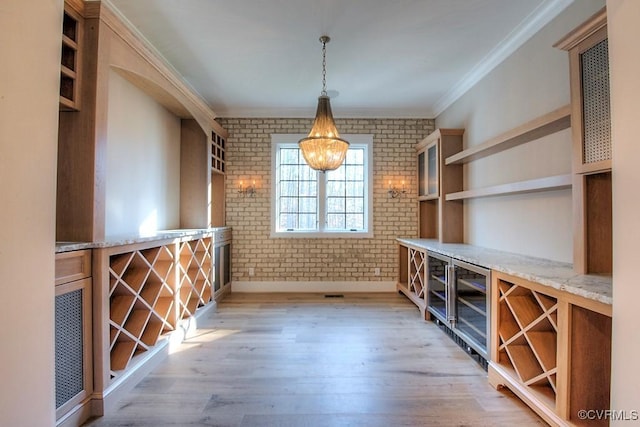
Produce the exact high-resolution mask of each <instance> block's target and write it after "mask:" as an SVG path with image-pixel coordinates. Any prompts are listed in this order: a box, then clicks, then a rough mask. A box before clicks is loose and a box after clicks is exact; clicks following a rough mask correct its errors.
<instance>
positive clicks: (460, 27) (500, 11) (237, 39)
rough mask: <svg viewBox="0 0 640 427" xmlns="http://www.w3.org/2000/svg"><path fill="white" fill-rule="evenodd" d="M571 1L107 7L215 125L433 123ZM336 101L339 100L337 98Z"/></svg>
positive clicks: (215, 2) (260, 0) (244, 1)
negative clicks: (227, 120) (327, 99)
mask: <svg viewBox="0 0 640 427" xmlns="http://www.w3.org/2000/svg"><path fill="white" fill-rule="evenodd" d="M572 1H573V0H180V1H178V0H110V3H111V4H112V5H113V6H115V8H116V9H117V11H119V12H120V13H121V14H122V15H123V16H124V17H125V18H126V19H127V20H128V21H129V22H130V23H131V24H132V25H133V26H134V27H135V28H136V29H137V30H138V31H139V32H140V33H141V34H142V35H143V36H144V37H145V38H146V39H147V40H148V41H149V42H150V43H151V44H152V45H153V46H155V48H156V49H157V50H158V51H159V52H160V53H161V54H162V55H163V56H164V57H165V58H166V59H167V60H168V61H169V62H170V63H171V64H172V65H173V66H174V67H175V69H176V70H177V71H178V72H179V73H180V74H181V75H182V76H183V77H184V78H185V79H186V80H187V82H189V84H191V86H192V87H193V88H194V89H195V90H196V91H197V92H198V93H199V94H200V95H201V96H202V97H203V98H204V99H205V100H206V101H207V102H208V103H209V105H210V106H211V108H212V109H213V111H214V112H215V113H216V115H217V116H222V117H232V116H233V117H313V115H314V113H315V107H316V98H317V96H318V95H319V94H320V91H321V89H322V80H321V78H322V76H321V74H322V53H321V49H322V45H321V43H320V42H319V41H318V38H319V37H320V36H321V35H323V34H327V35H329V36H330V37H331V42H330V43H329V44H327V88H328V90H329V91H330V95H332V101H331V104H332V108H333V113H334V116H335V117H427V118H430V117H435V116H436V115H437V114H439V113H440V112H441V111H442V110H443V109H444V108H446V107H447V106H448V105H450V104H451V102H453V101H454V100H455V99H457V97H458V96H460V95H461V94H462V93H464V92H465V91H466V90H467V89H468V88H469V87H471V85H473V83H475V82H476V81H477V80H479V78H481V77H482V76H483V75H485V74H486V72H488V71H490V70H491V69H492V68H493V67H494V66H495V65H497V64H498V63H499V62H500V61H501V60H502V59H504V58H505V57H506V56H508V54H510V53H511V52H512V51H513V50H515V49H516V48H517V47H518V46H520V45H521V44H522V43H523V42H524V41H526V40H527V39H528V38H529V37H530V36H531V35H533V34H534V33H535V32H536V31H538V30H539V29H540V28H541V27H542V26H543V25H544V24H546V23H547V22H548V21H549V20H551V19H552V18H553V17H554V16H556V15H557V14H558V13H559V12H560V11H562V10H563V9H564V8H565V7H566V6H567V5H568V4H570V3H571V2H572ZM336 93H337V96H336Z"/></svg>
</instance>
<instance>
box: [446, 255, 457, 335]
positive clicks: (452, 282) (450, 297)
mask: <svg viewBox="0 0 640 427" xmlns="http://www.w3.org/2000/svg"><path fill="white" fill-rule="evenodd" d="M446 271H447V280H446V282H447V292H446V294H447V296H446V300H447V320H448V321H449V323H451V324H452V325H453V326H455V323H456V321H457V320H458V319H457V316H456V310H455V308H456V273H455V267H454V266H453V265H448V266H447V270H446Z"/></svg>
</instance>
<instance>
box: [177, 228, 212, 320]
mask: <svg viewBox="0 0 640 427" xmlns="http://www.w3.org/2000/svg"><path fill="white" fill-rule="evenodd" d="M211 243H212V239H211V238H210V237H208V238H203V239H198V240H190V241H186V242H181V243H180V244H179V249H178V253H179V257H180V258H179V261H180V262H179V264H178V265H179V267H178V268H179V269H180V274H179V276H180V285H179V289H180V291H179V296H180V297H179V299H178V304H179V311H180V314H179V318H180V319H185V318H187V317H190V316H193V314H194V313H195V312H196V310H197V309H198V308H199V307H202V306H204V305H206V304H207V303H209V301H211V296H212V290H211V280H212V277H213V262H212V259H211V251H212V248H211Z"/></svg>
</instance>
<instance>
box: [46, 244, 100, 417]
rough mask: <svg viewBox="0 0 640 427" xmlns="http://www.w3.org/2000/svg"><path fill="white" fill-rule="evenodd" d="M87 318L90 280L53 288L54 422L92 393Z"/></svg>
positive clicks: (88, 315)
mask: <svg viewBox="0 0 640 427" xmlns="http://www.w3.org/2000/svg"><path fill="white" fill-rule="evenodd" d="M83 252H87V251H83ZM68 254H71V253H64V254H59V255H57V256H56V258H59V257H60V256H63V257H65V256H67V255H68ZM66 258H67V259H68V257H66ZM91 316H92V310H91V278H90V277H86V278H84V279H81V280H75V281H68V282H66V283H62V284H58V285H56V287H55V407H56V419H60V418H62V417H63V416H65V415H67V414H68V413H69V412H70V411H72V410H74V409H77V407H76V405H78V404H80V403H82V402H83V401H86V400H87V399H89V397H90V395H91V393H92V392H93V373H92V369H93V363H92V358H93V351H92V345H91V342H92V333H91V325H92V324H91Z"/></svg>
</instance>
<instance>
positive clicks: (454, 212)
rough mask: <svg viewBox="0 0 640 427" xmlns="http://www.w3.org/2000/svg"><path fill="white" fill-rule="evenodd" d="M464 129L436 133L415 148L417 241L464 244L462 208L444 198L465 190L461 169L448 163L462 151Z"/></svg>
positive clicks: (437, 130)
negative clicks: (447, 160)
mask: <svg viewBox="0 0 640 427" xmlns="http://www.w3.org/2000/svg"><path fill="white" fill-rule="evenodd" d="M463 134H464V129H436V130H435V131H434V132H433V133H431V134H430V135H429V136H427V137H426V138H425V139H423V140H422V141H420V142H419V143H418V144H417V145H416V154H417V161H418V216H419V218H418V237H421V238H425V239H437V240H439V241H441V242H446V243H462V241H463V222H462V221H463V217H462V216H463V204H462V202H461V201H459V200H452V201H449V200H447V199H446V198H445V196H446V195H447V194H449V193H455V192H459V191H461V190H462V165H457V164H456V165H446V164H445V159H446V158H447V157H449V156H452V155H454V154H456V153H459V152H460V151H461V150H462V135H463Z"/></svg>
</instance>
